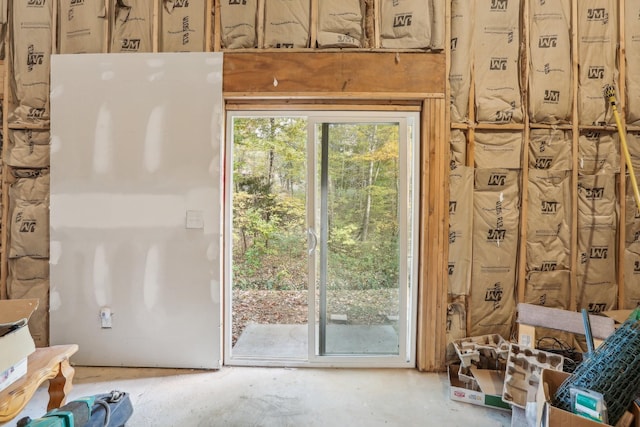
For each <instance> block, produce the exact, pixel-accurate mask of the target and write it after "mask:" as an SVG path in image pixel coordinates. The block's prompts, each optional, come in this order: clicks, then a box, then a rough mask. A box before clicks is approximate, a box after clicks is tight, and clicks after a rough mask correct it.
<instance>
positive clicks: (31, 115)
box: [27, 107, 45, 119]
mask: <svg viewBox="0 0 640 427" xmlns="http://www.w3.org/2000/svg"><path fill="white" fill-rule="evenodd" d="M44 113H45V109H44V108H36V107H32V108H29V111H28V112H27V118H28V119H42V118H43V117H44Z"/></svg>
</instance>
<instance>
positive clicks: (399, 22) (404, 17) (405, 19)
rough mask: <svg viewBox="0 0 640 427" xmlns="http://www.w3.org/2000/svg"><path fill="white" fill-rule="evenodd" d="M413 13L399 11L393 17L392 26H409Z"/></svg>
mask: <svg viewBox="0 0 640 427" xmlns="http://www.w3.org/2000/svg"><path fill="white" fill-rule="evenodd" d="M412 20H413V13H399V14H397V15H395V16H394V17H393V28H399V27H410V26H411V21H412Z"/></svg>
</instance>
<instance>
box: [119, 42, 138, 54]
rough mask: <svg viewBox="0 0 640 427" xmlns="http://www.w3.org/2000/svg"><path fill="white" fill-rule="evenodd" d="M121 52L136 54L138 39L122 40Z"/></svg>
mask: <svg viewBox="0 0 640 427" xmlns="http://www.w3.org/2000/svg"><path fill="white" fill-rule="evenodd" d="M121 48H122V50H125V51H131V52H136V51H138V50H139V49H140V39H122V43H121Z"/></svg>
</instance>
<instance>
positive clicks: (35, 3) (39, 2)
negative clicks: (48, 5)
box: [27, 0, 45, 7]
mask: <svg viewBox="0 0 640 427" xmlns="http://www.w3.org/2000/svg"><path fill="white" fill-rule="evenodd" d="M44 4H45V0H27V7H42V6H44Z"/></svg>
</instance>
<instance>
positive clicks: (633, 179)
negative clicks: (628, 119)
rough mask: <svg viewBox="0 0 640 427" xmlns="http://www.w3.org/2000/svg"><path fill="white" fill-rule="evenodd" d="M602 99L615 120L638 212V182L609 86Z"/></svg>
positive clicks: (639, 196) (639, 204)
mask: <svg viewBox="0 0 640 427" xmlns="http://www.w3.org/2000/svg"><path fill="white" fill-rule="evenodd" d="M604 97H605V98H607V100H608V101H609V103H610V104H611V110H612V111H613V117H614V118H615V119H616V126H617V127H618V135H620V144H621V145H622V153H623V154H624V159H625V162H626V164H627V169H628V170H629V175H631V186H632V187H633V195H634V197H635V199H636V209H637V210H638V211H640V191H638V182H637V181H636V174H635V173H634V172H633V165H632V164H631V156H630V155H629V148H628V147H627V138H626V135H625V132H624V130H623V129H622V124H621V123H620V116H619V115H618V107H616V90H615V89H614V87H613V86H611V85H606V86H605V87H604Z"/></svg>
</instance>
